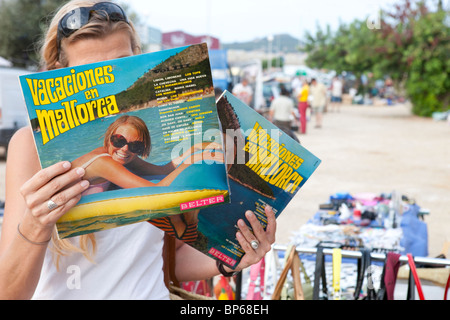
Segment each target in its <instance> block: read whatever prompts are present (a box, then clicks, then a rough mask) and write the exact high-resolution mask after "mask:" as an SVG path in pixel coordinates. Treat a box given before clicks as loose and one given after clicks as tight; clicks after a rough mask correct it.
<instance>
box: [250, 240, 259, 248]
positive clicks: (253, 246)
mask: <svg viewBox="0 0 450 320" xmlns="http://www.w3.org/2000/svg"><path fill="white" fill-rule="evenodd" d="M250 245H251V246H252V248H253V250H256V249H258V248H259V242H258V240H252V241H251V242H250Z"/></svg>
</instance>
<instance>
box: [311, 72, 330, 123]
mask: <svg viewBox="0 0 450 320" xmlns="http://www.w3.org/2000/svg"><path fill="white" fill-rule="evenodd" d="M309 91H310V92H309V94H310V95H311V96H312V102H311V109H312V111H313V115H314V118H315V121H316V125H315V128H321V127H322V116H323V112H324V110H325V105H326V103H327V88H326V87H325V86H324V85H323V84H322V83H321V82H318V81H317V80H316V79H312V80H311V87H310V89H309Z"/></svg>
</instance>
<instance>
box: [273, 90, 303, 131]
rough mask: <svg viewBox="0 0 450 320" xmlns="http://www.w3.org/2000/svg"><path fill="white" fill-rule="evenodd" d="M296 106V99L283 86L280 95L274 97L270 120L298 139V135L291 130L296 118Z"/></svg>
mask: <svg viewBox="0 0 450 320" xmlns="http://www.w3.org/2000/svg"><path fill="white" fill-rule="evenodd" d="M294 108H295V106H294V101H293V99H292V98H291V97H290V94H289V91H288V90H287V89H286V88H285V87H284V86H282V87H281V92H280V96H279V97H277V98H275V99H273V100H272V103H271V104H270V110H269V120H270V121H272V123H273V124H274V125H276V126H277V127H278V128H280V129H281V130H283V131H284V132H285V133H286V134H288V135H289V136H291V137H293V138H294V139H296V138H297V137H296V136H295V134H293V132H292V130H291V124H292V120H293V119H295V112H294Z"/></svg>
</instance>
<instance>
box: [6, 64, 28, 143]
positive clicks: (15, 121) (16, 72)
mask: <svg viewBox="0 0 450 320" xmlns="http://www.w3.org/2000/svg"><path fill="white" fill-rule="evenodd" d="M29 73H30V71H28V70H23V69H17V68H1V67H0V147H4V148H6V149H7V148H8V143H9V140H10V139H11V137H12V136H13V134H14V133H15V132H16V131H17V130H18V129H19V128H21V127H24V126H26V125H28V116H27V109H26V106H25V101H24V98H23V95H22V90H21V88H20V83H19V76H20V75H23V74H29Z"/></svg>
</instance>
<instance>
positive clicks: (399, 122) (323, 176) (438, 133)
mask: <svg viewBox="0 0 450 320" xmlns="http://www.w3.org/2000/svg"><path fill="white" fill-rule="evenodd" d="M308 126H309V127H308V131H307V134H305V135H301V136H299V138H300V140H301V143H302V145H304V146H305V147H306V148H307V149H309V150H310V151H311V152H313V153H314V154H315V155H316V156H318V157H319V158H320V159H321V160H322V164H321V165H320V166H319V168H318V169H317V171H316V172H315V173H314V174H313V175H312V176H311V178H310V180H309V181H307V182H306V184H305V185H304V187H303V188H302V189H301V190H300V191H299V192H298V194H297V195H296V197H295V198H294V199H293V201H292V202H291V203H290V204H289V205H288V207H287V208H286V209H285V211H284V212H283V213H282V215H281V216H280V217H279V218H278V229H277V244H288V243H289V241H290V237H291V235H292V232H294V231H296V230H298V229H299V228H300V227H301V226H302V225H303V224H305V223H306V222H307V220H308V219H309V218H310V217H312V216H313V215H314V213H315V212H316V211H317V210H318V208H319V204H320V203H324V202H326V201H327V200H328V198H329V196H330V195H331V194H334V193H336V192H349V193H351V194H352V193H353V194H356V193H362V192H364V193H365V192H370V193H376V194H379V193H390V192H392V191H396V192H399V193H401V194H404V195H406V196H407V197H409V198H413V199H415V200H416V202H417V204H418V205H419V206H421V207H422V208H427V209H429V210H430V215H429V216H426V217H425V222H426V223H427V226H428V237H429V239H428V248H429V256H431V257H434V256H436V255H438V254H439V253H440V252H441V249H442V247H443V244H444V242H446V241H450V125H449V124H448V123H447V122H444V121H439V122H437V121H434V120H432V119H423V118H419V117H415V116H412V115H411V113H410V109H409V107H408V106H407V105H396V106H350V105H346V106H342V107H341V109H340V112H327V113H326V114H325V116H324V119H323V127H322V128H321V129H316V128H314V119H312V120H311V121H310V122H309V123H308ZM1 152H2V151H0V154H1ZM0 156H1V155H0ZM4 175H5V161H4V159H0V201H4V199H5V185H4V183H5V177H4Z"/></svg>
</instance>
